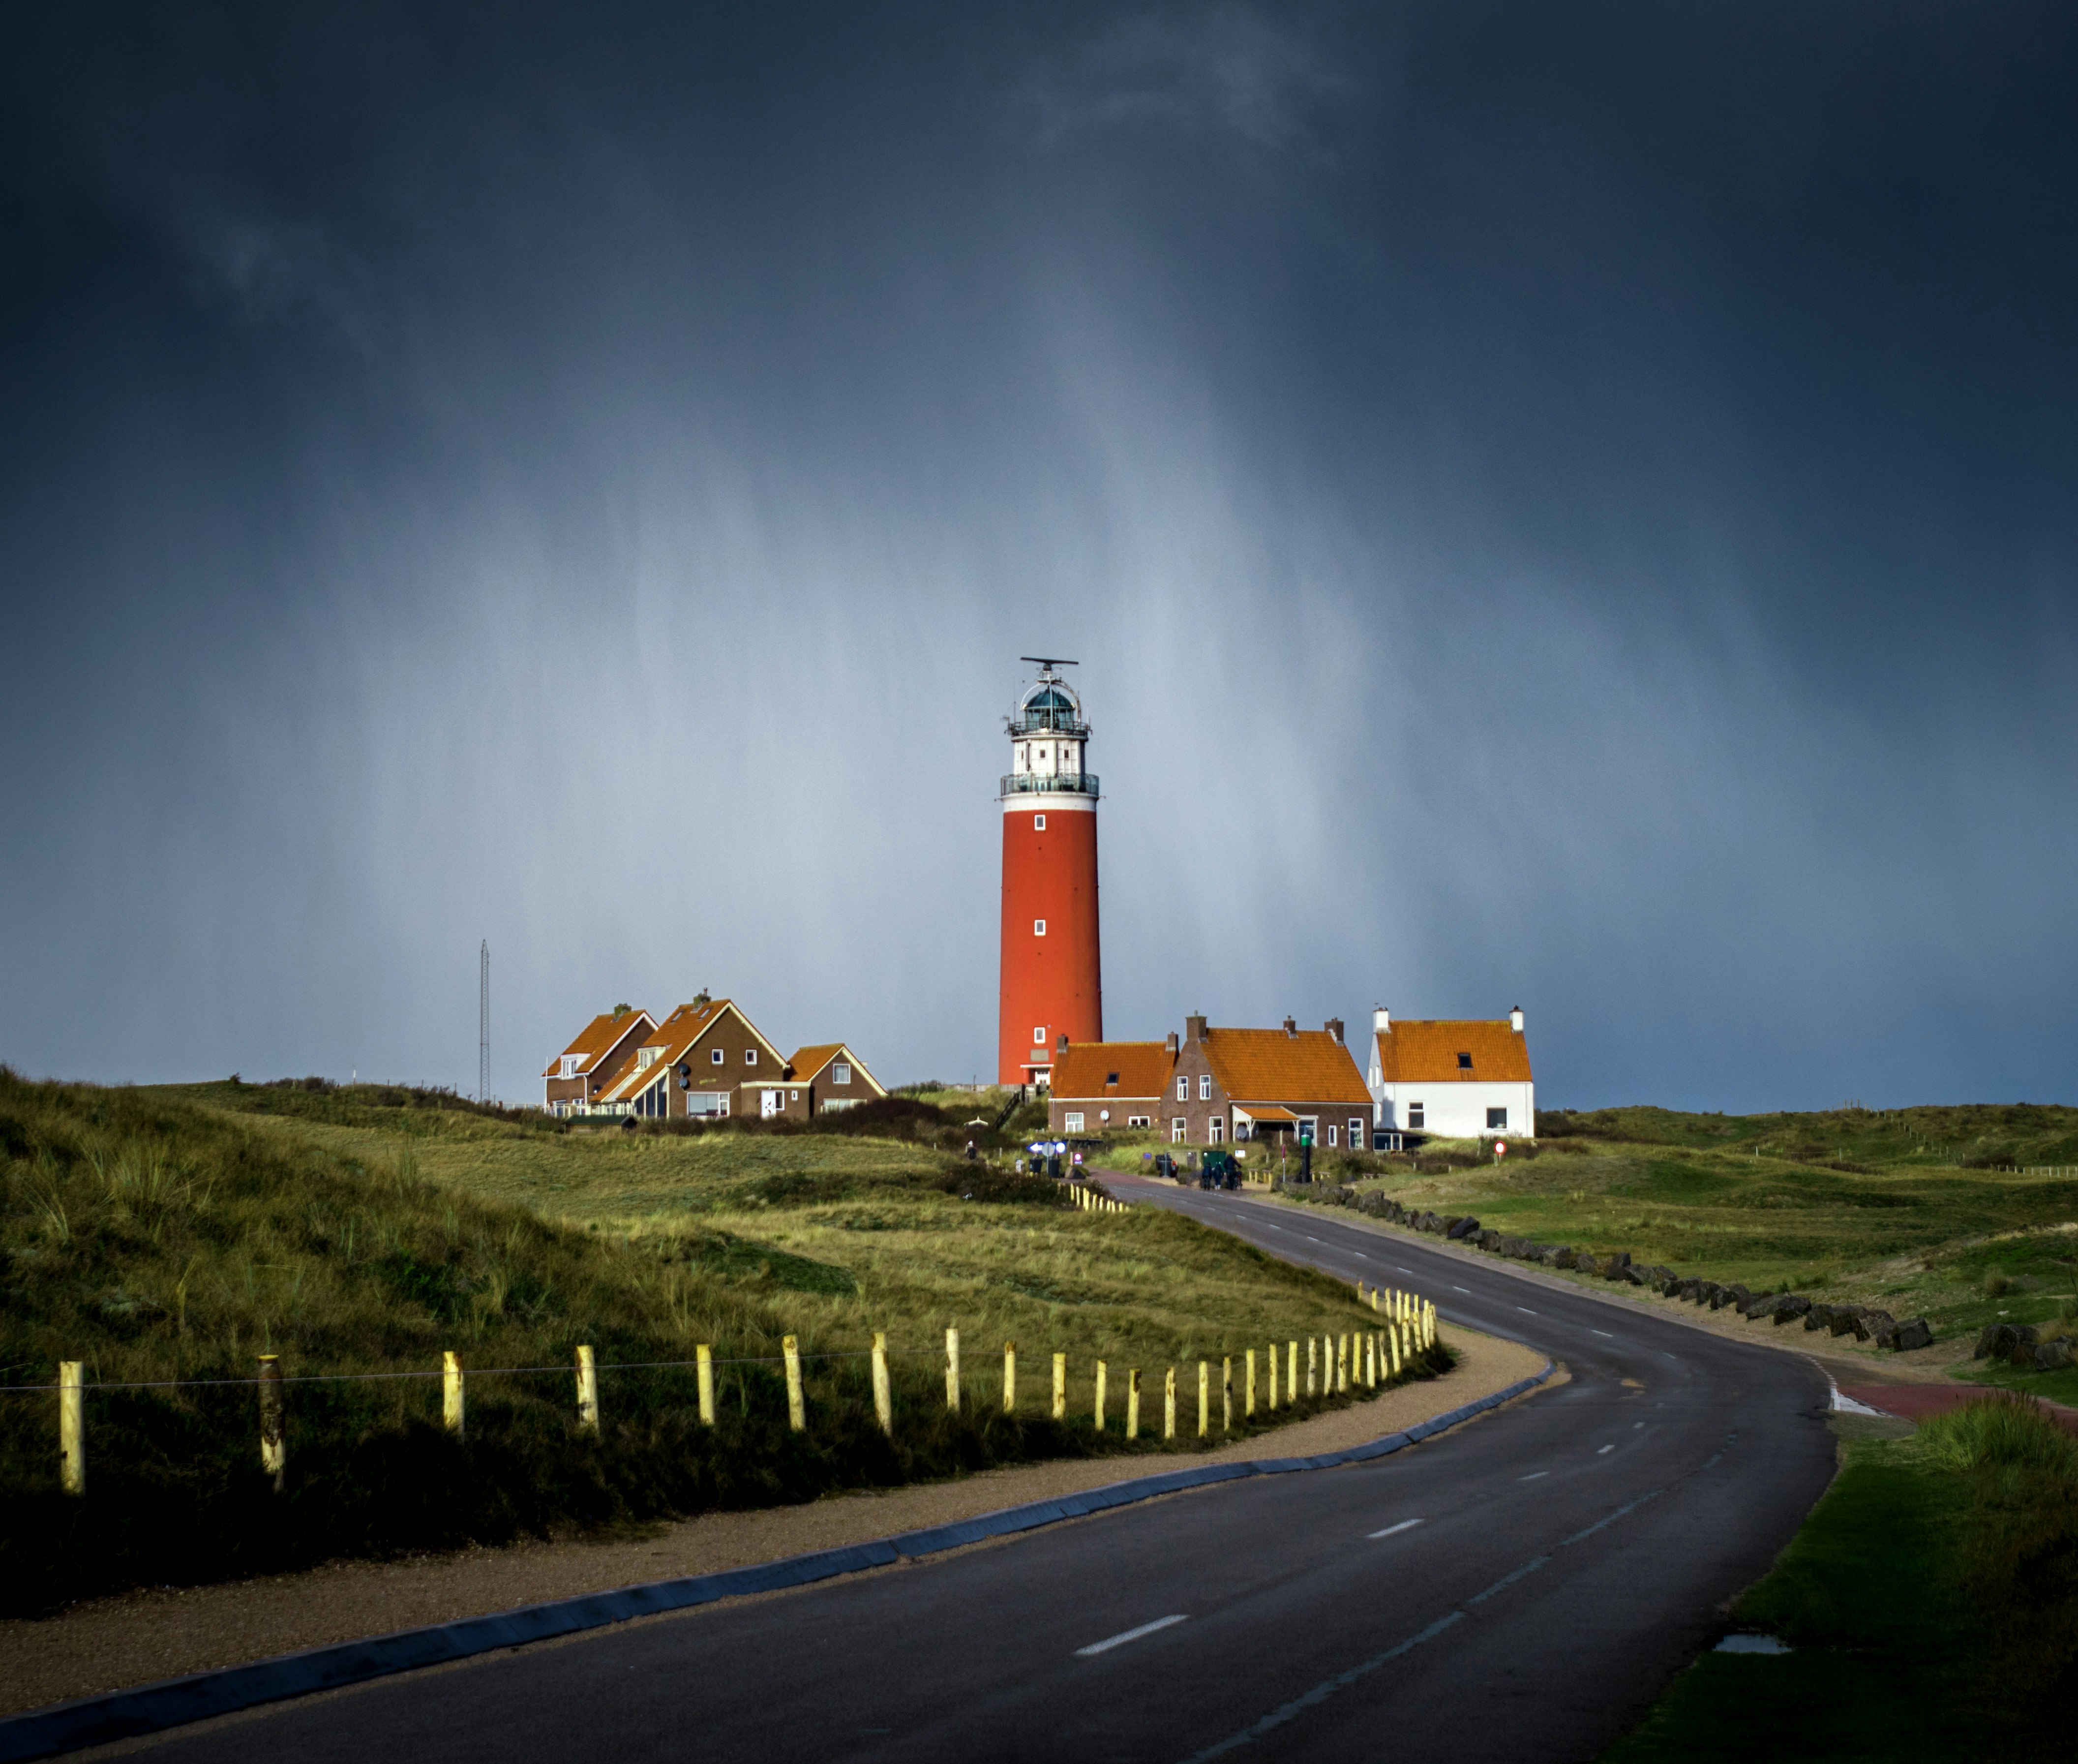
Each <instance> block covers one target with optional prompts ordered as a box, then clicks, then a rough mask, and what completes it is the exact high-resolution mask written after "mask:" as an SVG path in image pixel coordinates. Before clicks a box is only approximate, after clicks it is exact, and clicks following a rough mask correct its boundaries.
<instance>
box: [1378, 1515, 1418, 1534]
mask: <svg viewBox="0 0 2078 1764" xmlns="http://www.w3.org/2000/svg"><path fill="white" fill-rule="evenodd" d="M1419 1524H1421V1520H1420V1519H1402V1520H1400V1523H1399V1524H1397V1525H1388V1526H1387V1527H1386V1528H1385V1529H1384V1530H1383V1531H1382V1532H1372V1533H1371V1536H1373V1537H1390V1536H1392V1534H1393V1533H1394V1532H1404V1531H1412V1529H1413V1528H1415V1527H1416V1526H1417V1525H1419Z"/></svg>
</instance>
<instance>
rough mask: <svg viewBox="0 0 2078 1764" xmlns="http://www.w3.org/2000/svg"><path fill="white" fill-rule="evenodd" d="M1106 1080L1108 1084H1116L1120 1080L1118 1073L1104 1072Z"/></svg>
mask: <svg viewBox="0 0 2078 1764" xmlns="http://www.w3.org/2000/svg"><path fill="white" fill-rule="evenodd" d="M1104 1082H1105V1083H1106V1084H1116V1083H1117V1082H1118V1074H1117V1073H1116V1072H1106V1073H1105V1074H1104Z"/></svg>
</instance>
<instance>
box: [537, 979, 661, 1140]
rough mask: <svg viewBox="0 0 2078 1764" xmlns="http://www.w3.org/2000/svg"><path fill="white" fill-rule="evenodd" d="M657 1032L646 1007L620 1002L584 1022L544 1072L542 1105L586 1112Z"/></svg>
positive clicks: (559, 1110) (564, 1111)
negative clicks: (641, 1008)
mask: <svg viewBox="0 0 2078 1764" xmlns="http://www.w3.org/2000/svg"><path fill="white" fill-rule="evenodd" d="M656 1031H657V1019H656V1018H653V1017H652V1016H651V1015H650V1014H649V1012H648V1011H646V1010H633V1009H629V1008H628V1006H627V1005H620V1006H617V1007H616V1008H615V1009H612V1010H608V1011H602V1012H600V1014H599V1015H598V1016H596V1017H595V1018H592V1020H591V1021H590V1022H588V1023H586V1025H585V1026H584V1028H583V1030H582V1031H581V1032H580V1033H579V1034H578V1038H577V1039H576V1040H575V1041H574V1042H572V1043H570V1046H569V1047H565V1049H564V1050H563V1051H561V1053H560V1054H558V1055H557V1056H556V1057H555V1058H554V1059H553V1060H550V1061H549V1064H548V1067H547V1069H546V1070H545V1071H544V1072H542V1074H541V1106H542V1107H543V1108H544V1109H545V1110H548V1111H549V1114H582V1112H583V1111H584V1110H586V1109H588V1108H590V1106H591V1105H592V1102H593V1101H594V1099H595V1098H596V1097H598V1096H599V1094H600V1093H602V1092H603V1091H604V1090H606V1089H609V1088H610V1087H611V1085H614V1084H615V1082H617V1081H619V1079H620V1076H621V1075H622V1074H623V1073H624V1072H626V1071H627V1069H628V1068H629V1067H630V1066H632V1064H634V1062H635V1058H636V1052H637V1051H638V1050H639V1049H640V1048H641V1046H642V1044H643V1043H644V1042H645V1041H646V1040H648V1039H649V1038H650V1037H651V1036H653V1035H655V1034H656Z"/></svg>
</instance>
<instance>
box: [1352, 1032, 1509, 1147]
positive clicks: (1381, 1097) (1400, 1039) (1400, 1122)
mask: <svg viewBox="0 0 2078 1764" xmlns="http://www.w3.org/2000/svg"><path fill="white" fill-rule="evenodd" d="M1371 1095H1372V1096H1373V1097H1375V1098H1376V1100H1377V1102H1378V1124H1379V1131H1380V1132H1381V1133H1383V1134H1385V1135H1398V1134H1400V1133H1427V1134H1435V1135H1442V1137H1443V1138H1446V1139H1483V1138H1487V1137H1488V1136H1492V1137H1494V1138H1498V1137H1500V1135H1503V1134H1507V1135H1510V1136H1512V1137H1514V1138H1518V1139H1535V1138H1536V1137H1537V1085H1536V1081H1535V1080H1534V1079H1533V1078H1532V1077H1531V1076H1530V1070H1529V1043H1528V1042H1527V1041H1525V1039H1523V1034H1522V1012H1521V1009H1520V1008H1517V1009H1514V1010H1512V1011H1510V1012H1509V1013H1508V1015H1507V1016H1505V1017H1503V1018H1432V1019H1429V1020H1426V1021H1418V1022H1397V1023H1396V1022H1394V1021H1393V1020H1392V1012H1391V1011H1389V1010H1387V1009H1385V1008H1384V1007H1383V1005H1381V1006H1380V1007H1379V1009H1376V1010H1375V1011H1373V1012H1372V1013H1371Z"/></svg>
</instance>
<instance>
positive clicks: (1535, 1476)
mask: <svg viewBox="0 0 2078 1764" xmlns="http://www.w3.org/2000/svg"><path fill="white" fill-rule="evenodd" d="M1549 1475H1550V1471H1549V1470H1532V1471H1531V1472H1530V1473H1529V1475H1527V1476H1518V1477H1517V1478H1516V1481H1517V1482H1535V1481H1536V1480H1537V1479H1538V1477H1540V1476H1549Z"/></svg>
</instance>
